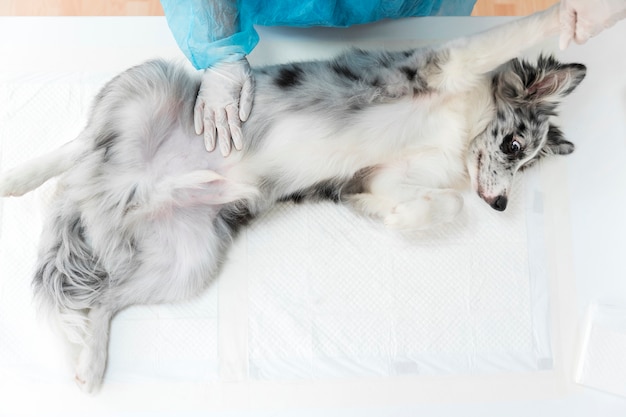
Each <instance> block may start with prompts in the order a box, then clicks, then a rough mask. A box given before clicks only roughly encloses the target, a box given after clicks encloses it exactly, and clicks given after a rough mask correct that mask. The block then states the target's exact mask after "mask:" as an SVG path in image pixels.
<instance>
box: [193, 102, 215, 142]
mask: <svg viewBox="0 0 626 417" xmlns="http://www.w3.org/2000/svg"><path fill="white" fill-rule="evenodd" d="M204 110H205V111H204V115H203V117H202V120H201V121H200V122H201V126H202V128H203V129H204V147H205V148H206V150H207V151H208V152H212V151H213V150H215V143H216V140H217V138H216V132H215V130H216V126H215V113H214V112H213V111H212V110H211V109H209V108H207V107H205V109H204ZM196 132H197V124H196Z"/></svg>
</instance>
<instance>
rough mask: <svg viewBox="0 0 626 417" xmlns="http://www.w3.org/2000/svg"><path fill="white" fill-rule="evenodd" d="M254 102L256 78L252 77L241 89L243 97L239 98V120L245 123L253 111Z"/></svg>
mask: <svg viewBox="0 0 626 417" xmlns="http://www.w3.org/2000/svg"><path fill="white" fill-rule="evenodd" d="M253 101H254V77H253V76H252V75H250V76H249V77H248V78H247V79H246V82H245V83H244V84H243V87H241V96H240V98H239V120H241V121H242V122H245V121H246V120H248V116H250V111H252V102H253Z"/></svg>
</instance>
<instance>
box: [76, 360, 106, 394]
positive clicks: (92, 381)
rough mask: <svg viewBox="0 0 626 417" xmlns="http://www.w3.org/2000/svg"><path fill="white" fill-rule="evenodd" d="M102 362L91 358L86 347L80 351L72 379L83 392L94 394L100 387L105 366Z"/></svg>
mask: <svg viewBox="0 0 626 417" xmlns="http://www.w3.org/2000/svg"><path fill="white" fill-rule="evenodd" d="M102 362H103V361H98V360H95V359H94V358H92V355H91V354H90V353H89V352H87V349H84V350H83V351H82V352H81V354H80V356H79V358H78V365H77V367H76V375H75V376H74V381H75V382H76V385H78V388H80V389H81V391H83V392H84V393H86V394H95V393H96V392H97V391H98V390H99V389H100V386H101V385H102V379H103V377H104V369H105V367H106V364H105V363H102Z"/></svg>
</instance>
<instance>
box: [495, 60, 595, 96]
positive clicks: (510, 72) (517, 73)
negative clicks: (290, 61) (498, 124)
mask: <svg viewBox="0 0 626 417" xmlns="http://www.w3.org/2000/svg"><path fill="white" fill-rule="evenodd" d="M586 72H587V69H586V67H585V66H584V65H582V64H562V63H560V62H559V61H557V60H556V59H555V58H554V57H552V56H545V55H542V56H540V57H539V59H538V60H537V65H532V64H530V63H529V62H527V61H522V60H519V59H513V60H511V61H509V62H508V63H507V64H506V66H505V67H504V69H503V70H502V71H500V73H499V74H498V76H497V77H496V78H495V79H494V82H495V83H496V85H495V87H496V92H497V93H498V94H499V95H500V96H501V97H504V98H506V99H509V100H513V101H523V102H540V101H543V102H545V101H547V102H555V101H558V100H560V99H561V98H562V97H565V96H566V95H568V94H569V93H571V92H572V91H574V89H575V88H576V87H577V86H578V84H580V82H581V81H582V80H583V78H585V74H586Z"/></svg>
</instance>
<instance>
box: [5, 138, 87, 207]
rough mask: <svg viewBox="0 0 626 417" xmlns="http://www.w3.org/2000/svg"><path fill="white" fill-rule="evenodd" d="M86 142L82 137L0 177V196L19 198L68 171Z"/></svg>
mask: <svg viewBox="0 0 626 417" xmlns="http://www.w3.org/2000/svg"><path fill="white" fill-rule="evenodd" d="M88 146H89V144H88V141H86V140H82V137H81V136H79V137H78V138H76V139H74V140H73V141H71V142H68V143H66V144H65V145H63V146H61V147H60V148H58V149H56V150H54V151H52V152H51V153H48V154H46V155H43V156H40V157H38V158H35V159H32V160H30V161H28V162H26V163H24V164H22V165H20V166H17V167H15V168H13V169H10V170H8V171H7V172H4V173H2V174H1V175H0V196H2V197H8V196H20V195H22V194H25V193H27V192H29V191H31V190H34V189H35V188H37V187H39V186H40V185H41V184H43V183H44V182H46V181H47V180H49V179H50V178H53V177H56V176H58V175H61V174H62V173H64V172H65V171H67V170H68V169H70V168H71V167H72V166H73V165H74V164H76V161H77V160H78V159H79V158H80V157H81V156H82V155H83V154H84V153H85V151H87V148H88Z"/></svg>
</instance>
